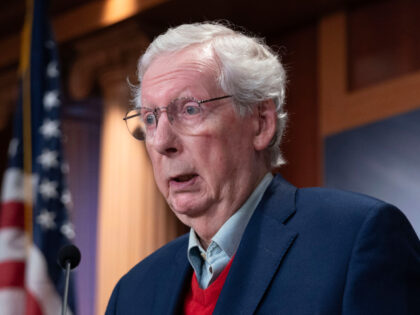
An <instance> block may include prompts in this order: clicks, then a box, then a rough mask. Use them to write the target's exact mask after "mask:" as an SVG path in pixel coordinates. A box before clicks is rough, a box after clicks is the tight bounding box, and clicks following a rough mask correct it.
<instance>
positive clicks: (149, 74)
mask: <svg viewBox="0 0 420 315" xmlns="http://www.w3.org/2000/svg"><path fill="white" fill-rule="evenodd" d="M219 73H220V69H219V64H218V62H217V60H216V58H215V56H214V52H213V50H212V49H211V47H210V46H209V45H194V46H192V47H188V48H186V49H183V50H180V51H178V52H174V53H166V54H162V55H160V56H158V57H156V58H155V59H154V60H153V61H152V62H151V64H150V65H149V67H148V68H147V70H146V72H145V73H144V76H143V79H142V81H141V94H142V95H141V101H142V103H143V101H150V100H151V99H154V98H155V97H160V96H162V95H160V94H168V95H171V97H179V96H195V97H201V95H178V94H183V93H187V94H188V93H192V91H190V90H191V89H192V90H194V92H195V93H203V92H204V91H200V90H214V89H217V88H219V84H218V78H219Z"/></svg>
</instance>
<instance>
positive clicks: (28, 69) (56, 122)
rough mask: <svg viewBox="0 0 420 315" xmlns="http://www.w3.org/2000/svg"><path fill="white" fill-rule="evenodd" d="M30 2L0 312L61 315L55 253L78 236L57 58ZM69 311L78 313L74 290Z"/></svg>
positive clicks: (9, 174) (40, 12)
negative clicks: (71, 210)
mask: <svg viewBox="0 0 420 315" xmlns="http://www.w3.org/2000/svg"><path fill="white" fill-rule="evenodd" d="M27 4H28V7H27V13H26V17H25V26H24V31H23V41H22V56H21V64H20V76H21V79H20V95H19V102H18V106H17V110H16V116H15V121H14V131H13V139H12V140H11V142H10V145H9V152H8V154H9V164H8V168H7V169H6V172H5V174H4V176H3V184H2V192H1V212H0V314H2V315H8V314H13V315H20V314H27V315H32V314H34V315H35V314H37V315H38V314H44V315H46V314H54V315H57V314H60V310H61V306H62V296H63V293H64V281H65V276H64V273H63V271H62V270H61V269H60V267H59V266H58V264H57V253H58V250H59V249H60V248H61V247H62V246H64V245H67V244H69V243H70V242H71V239H72V238H74V229H73V226H72V224H71V222H70V221H69V208H70V204H71V198H70V193H69V191H68V190H67V186H66V182H65V174H66V172H67V166H66V164H65V162H64V160H63V155H62V144H61V137H62V134H61V126H60V105H61V103H60V92H59V68H58V54H57V47H56V45H55V42H54V40H53V36H52V32H51V26H50V24H49V21H48V19H47V16H46V9H47V8H46V1H44V0H32V1H27ZM71 287H72V284H71ZM69 308H70V310H69V311H68V314H74V313H75V301H74V294H73V292H72V289H71V288H70V296H69Z"/></svg>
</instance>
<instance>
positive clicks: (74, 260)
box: [57, 245, 81, 315]
mask: <svg viewBox="0 0 420 315" xmlns="http://www.w3.org/2000/svg"><path fill="white" fill-rule="evenodd" d="M80 258H81V255H80V250H79V249H78V248H77V247H76V246H74V245H66V246H64V247H62V248H61V249H60V250H59V251H58V259H57V263H58V264H59V265H60V266H61V268H63V269H64V270H65V271H66V283H65V285H64V301H63V305H62V307H61V315H66V313H67V297H68V295H69V280H70V269H74V268H76V267H77V266H78V265H79V263H80Z"/></svg>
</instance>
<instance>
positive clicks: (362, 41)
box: [347, 0, 420, 90]
mask: <svg viewBox="0 0 420 315" xmlns="http://www.w3.org/2000/svg"><path fill="white" fill-rule="evenodd" d="M419 17H420V1H417V0H414V1H413V0H391V1H385V2H377V3H374V4H371V5H368V6H362V7H359V8H356V9H354V10H351V11H349V12H348V13H347V38H348V41H347V43H348V45H347V49H348V55H349V59H348V74H349V77H348V83H349V89H350V90H357V89H360V88H364V87H367V86H369V85H372V84H377V83H380V82H381V81H384V80H389V79H394V78H396V77H399V76H402V75H406V74H408V73H410V72H413V71H418V70H420V58H419V56H420V35H419V29H420V20H419Z"/></svg>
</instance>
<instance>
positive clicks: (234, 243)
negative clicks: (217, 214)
mask: <svg viewBox="0 0 420 315" xmlns="http://www.w3.org/2000/svg"><path fill="white" fill-rule="evenodd" d="M272 179H273V175H272V174H271V173H267V174H266V175H265V176H264V178H263V179H262V180H261V182H260V183H259V184H258V186H257V188H255V190H254V191H253V192H252V194H251V195H250V196H249V198H248V199H247V200H246V201H245V203H244V204H243V205H242V206H241V207H240V208H239V209H238V211H236V212H235V213H234V214H233V215H232V216H231V217H230V218H229V219H228V220H227V221H226V222H225V223H224V224H223V225H222V227H221V228H220V229H219V231H217V233H216V234H215V235H214V236H213V238H212V241H211V243H213V242H214V243H216V244H217V245H218V246H219V247H220V248H221V249H222V250H223V251H224V252H225V253H226V254H227V255H228V256H229V258H232V257H233V255H234V254H235V252H236V250H237V249H238V247H239V243H240V241H241V238H242V234H243V233H244V231H245V228H246V226H247V224H248V222H249V220H250V219H251V216H252V214H253V213H254V211H255V209H256V208H257V205H258V203H259V202H260V201H261V198H262V196H263V195H264V192H265V190H266V189H267V187H268V186H269V185H270V183H271V181H272ZM211 243H210V245H211ZM209 248H210V246H209ZM204 252H205V251H204V249H203V248H202V246H201V244H200V241H199V239H198V236H197V235H196V233H195V232H194V230H193V229H192V228H191V230H190V236H189V242H188V259H189V261H190V263H191V265H192V266H193V268H194V269H196V268H195V265H196V264H197V263H198V261H197V259H198V260H200V257H197V255H200V253H204ZM192 256H195V257H192Z"/></svg>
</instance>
